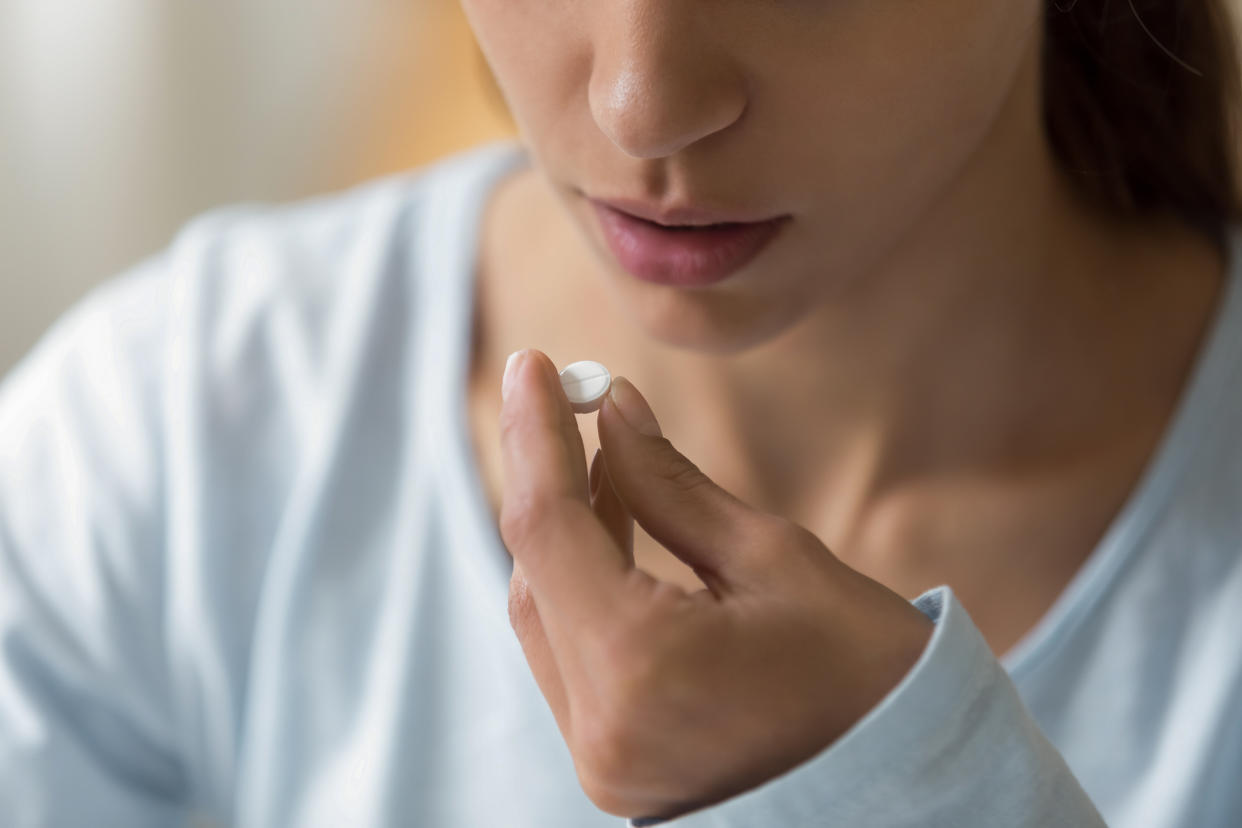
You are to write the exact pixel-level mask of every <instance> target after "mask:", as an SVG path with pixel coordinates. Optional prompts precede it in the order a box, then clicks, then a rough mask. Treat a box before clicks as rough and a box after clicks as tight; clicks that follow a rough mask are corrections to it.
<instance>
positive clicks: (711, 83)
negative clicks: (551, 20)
mask: <svg viewBox="0 0 1242 828" xmlns="http://www.w3.org/2000/svg"><path fill="white" fill-rule="evenodd" d="M592 2H595V3H598V5H596V7H595V8H596V10H597V11H598V12H600V14H599V15H597V17H596V21H597V23H598V26H597V27H596V29H595V31H596V32H597V34H596V36H595V38H594V41H595V42H594V52H593V63H592V67H591V78H590V87H589V89H588V98H589V100H590V106H591V114H592V116H593V117H594V119H595V123H596V124H597V125H598V126H599V128H600V129H601V130H602V131H603V132H604V134H605V135H607V136H608V138H609V139H610V140H611V141H612V142H613V143H614V144H615V145H616V146H617V147H618V148H619V149H621V150H622V151H623V152H625V153H626V154H627V155H630V156H632V157H634V158H661V157H665V156H669V155H673V154H674V153H676V152H678V151H679V150H681V149H683V148H685V147H687V146H689V145H691V144H693V143H694V142H696V141H700V140H702V139H703V138H706V137H707V136H709V135H713V134H715V133H717V132H720V131H721V130H723V129H725V128H727V127H728V126H730V125H731V124H733V123H734V122H736V121H737V120H738V119H739V118H740V117H741V115H742V113H743V112H744V111H745V109H746V103H747V96H746V88H745V81H744V78H743V76H742V73H741V72H740V71H739V69H738V68H737V67H736V66H735V65H734V64H733V63H732V62H731V61H730V60H729V59H728V57H727V56H726V55H724V54H722V53H721V52H720V51H719V49H718V47H716V46H715V45H714V44H713V43H712V42H711V38H710V34H711V18H710V16H709V15H708V14H707V13H706V12H705V10H704V8H703V7H704V5H710V4H702V3H698V2H693V0H677V2H669V0H613V1H612V2H609V0H592ZM605 10H607V11H605Z"/></svg>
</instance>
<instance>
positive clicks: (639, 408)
mask: <svg viewBox="0 0 1242 828" xmlns="http://www.w3.org/2000/svg"><path fill="white" fill-rule="evenodd" d="M608 396H609V397H611V398H612V403H613V405H615V406H616V407H617V410H618V411H620V412H621V416H622V418H623V419H624V420H625V421H626V422H627V423H629V426H630V428H632V429H634V430H635V431H638V432H641V433H642V434H646V435H647V436H648V437H663V436H664V432H662V431H660V423H659V422H658V421H657V420H656V418H655V414H653V413H652V411H651V407H650V406H648V405H647V401H646V400H644V399H643V395H642V394H640V393H638V389H637V388H635V387H634V386H633V384H632V383H631V382H630V381H629V380H627V379H626V378H625V377H616V378H614V379H613V381H612V388H611V389H610V390H609V391H608Z"/></svg>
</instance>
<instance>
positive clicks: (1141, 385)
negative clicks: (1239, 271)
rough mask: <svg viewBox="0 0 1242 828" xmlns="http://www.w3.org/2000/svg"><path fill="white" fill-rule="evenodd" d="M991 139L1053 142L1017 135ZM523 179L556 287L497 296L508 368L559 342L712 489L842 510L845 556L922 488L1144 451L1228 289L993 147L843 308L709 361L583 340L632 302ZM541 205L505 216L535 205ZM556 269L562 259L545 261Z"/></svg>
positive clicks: (1015, 143) (601, 335)
mask: <svg viewBox="0 0 1242 828" xmlns="http://www.w3.org/2000/svg"><path fill="white" fill-rule="evenodd" d="M1026 117H1035V114H1034V113H1031V114H1029V115H1028V116H1026ZM995 129H996V130H997V131H998V133H999V132H1000V131H1003V130H1012V131H1013V134H1014V135H1027V136H1039V135H1041V134H1042V133H1041V131H1040V130H1039V129H1038V128H1037V127H1036V126H1034V125H1032V124H1031V123H1022V121H1021V118H1020V117H1017V116H1015V117H1010V118H1007V119H1006V118H1000V119H998V123H997V124H996V127H995ZM1015 171H1021V172H1015ZM526 179H527V180H526V186H528V187H530V188H535V189H537V190H539V191H540V192H541V193H543V195H542V196H541V198H542V199H543V206H542V208H540V209H538V210H535V211H530V210H529V209H527V210H526V211H525V218H524V219H514V221H513V224H512V225H511V229H517V228H520V229H517V230H516V238H522V239H524V244H525V245H526V247H527V248H531V249H536V250H539V251H542V252H541V253H540V254H538V255H539V263H538V266H536V265H535V264H533V263H532V264H531V265H530V267H529V271H530V272H531V273H535V272H539V273H542V274H545V275H544V276H543V277H542V278H543V286H542V287H539V288H537V289H534V290H532V289H531V285H530V282H529V281H526V280H524V279H522V278H521V277H516V278H514V279H512V280H510V279H508V278H506V279H504V280H498V281H497V284H496V285H495V288H496V289H497V290H498V291H500V293H499V294H497V295H495V296H494V297H493V299H492V300H491V304H492V305H493V306H495V307H504V308H506V312H505V315H506V316H507V317H508V318H509V319H510V320H516V319H517V318H519V317H521V318H522V321H521V322H516V321H514V322H511V323H510V324H511V325H513V326H514V327H511V328H510V329H509V330H508V331H500V332H499V336H498V338H497V342H498V344H499V345H501V346H502V347H501V348H500V350H504V351H505V352H506V353H507V350H511V349H512V348H515V347H521V346H523V345H528V344H532V343H540V342H542V343H545V344H544V345H539V346H538V347H543V348H544V349H545V350H547V352H548V353H549V355H550V356H552V357H553V359H557V360H571V359H584V358H591V359H599V360H600V361H603V362H604V363H605V364H607V365H608V366H609V367H610V368H611V369H612V370H613V371H614V372H615V373H620V374H624V375H626V376H627V377H629V378H631V379H632V380H633V381H634V382H635V384H636V385H637V386H638V387H639V388H640V390H642V391H643V393H644V394H645V395H646V396H647V397H648V399H649V400H650V401H651V402H652V404H653V407H654V408H655V410H656V412H657V414H658V415H659V416H660V417H661V423H662V425H663V427H664V431H665V433H666V434H667V435H668V436H669V437H670V438H671V439H672V440H673V441H674V443H675V444H677V445H678V446H679V448H681V449H682V450H683V451H684V452H685V453H686V454H687V455H688V456H690V457H691V458H692V459H693V460H695V462H699V463H700V464H701V466H702V467H703V469H704V471H705V472H707V473H708V474H709V475H710V476H712V477H713V478H714V479H717V480H718V481H719V482H721V484H722V485H726V487H727V488H731V490H732V491H734V492H735V494H737V495H738V496H739V497H742V498H743V499H744V500H746V501H747V502H750V503H752V504H753V505H755V506H757V507H760V508H765V509H767V510H769V511H776V512H782V513H786V514H796V513H797V512H798V510H799V509H800V508H802V507H803V506H805V507H806V508H807V509H810V508H812V507H813V506H814V505H815V504H819V508H820V509H821V513H822V504H823V503H825V502H832V503H834V504H835V505H834V507H833V508H834V512H836V513H838V514H839V515H840V516H841V517H840V519H839V521H838V523H839V526H838V528H837V529H835V530H833V531H832V532H830V534H833V535H834V536H845V535H848V534H849V533H850V532H852V531H853V530H852V529H851V528H849V527H850V526H852V525H854V524H857V523H859V522H861V520H862V515H863V514H865V513H866V512H867V510H868V506H869V505H870V504H874V503H877V502H878V501H879V500H880V499H881V498H882V497H883V496H884V495H885V494H886V493H889V492H892V491H894V490H896V489H897V488H899V487H901V486H904V485H907V484H909V483H910V482H911V481H914V480H916V479H931V478H939V479H942V480H947V479H949V478H951V477H955V476H959V475H962V474H983V475H997V474H1000V473H1004V474H1009V475H1012V476H1018V475H1020V474H1023V473H1025V472H1028V471H1030V470H1031V469H1033V468H1034V467H1035V466H1041V467H1043V466H1047V465H1048V464H1050V463H1058V462H1060V463H1063V464H1064V465H1065V466H1066V467H1069V466H1071V465H1075V464H1079V463H1081V461H1083V459H1084V458H1086V457H1089V456H1092V453H1093V452H1094V453H1096V454H1098V453H1099V452H1100V451H1101V447H1102V446H1104V445H1105V444H1106V443H1108V444H1111V445H1115V444H1116V442H1117V440H1118V439H1126V440H1129V441H1131V442H1133V437H1132V435H1122V436H1118V432H1119V429H1124V428H1126V427H1129V424H1135V425H1134V428H1135V429H1141V430H1143V431H1144V433H1156V432H1158V431H1159V427H1162V426H1163V424H1164V422H1165V420H1166V419H1167V417H1168V416H1169V415H1170V413H1171V411H1172V407H1173V405H1174V403H1175V402H1176V400H1177V399H1178V397H1179V394H1180V391H1181V390H1182V387H1183V385H1184V382H1185V379H1186V374H1187V371H1188V368H1189V365H1190V362H1191V360H1192V358H1193V356H1194V354H1195V352H1196V351H1197V348H1198V345H1199V343H1200V340H1201V337H1202V333H1203V331H1204V328H1205V325H1206V322H1207V320H1208V318H1209V316H1210V311H1211V309H1212V307H1213V306H1214V303H1215V298H1216V295H1217V290H1218V288H1219V285H1220V282H1221V275H1222V271H1223V264H1222V262H1221V260H1220V256H1219V253H1218V251H1215V250H1214V249H1213V248H1212V247H1211V245H1210V243H1208V242H1207V241H1206V240H1204V239H1202V238H1199V237H1198V236H1197V235H1196V234H1194V233H1193V232H1191V231H1190V230H1188V229H1187V228H1185V227H1183V226H1181V225H1179V224H1178V223H1177V222H1175V221H1173V220H1170V219H1167V218H1164V219H1148V220H1143V221H1139V220H1128V221H1122V220H1120V219H1117V218H1114V217H1112V216H1110V215H1109V214H1107V213H1105V212H1104V211H1101V210H1099V209H1096V208H1094V207H1092V206H1089V205H1088V203H1087V202H1086V201H1085V200H1083V199H1082V197H1081V196H1080V195H1079V194H1078V193H1077V192H1076V191H1075V190H1074V188H1073V187H1072V186H1071V184H1070V182H1068V181H1067V179H1066V178H1065V177H1064V176H1063V175H1062V174H1061V173H1060V171H1059V169H1058V168H1057V166H1056V165H1055V163H1054V162H1053V160H1052V159H1051V157H1049V155H1048V153H1047V149H1046V146H1045V145H1044V143H1043V142H1042V141H1040V142H1036V141H1033V140H1028V141H1025V142H1024V141H1023V140H1021V139H1020V138H1018V139H1015V138H1013V137H1012V136H1010V135H1006V134H996V135H994V136H993V140H990V141H988V142H985V144H984V145H983V146H982V147H981V150H980V152H979V153H977V154H976V155H975V157H973V158H972V159H971V161H970V163H969V165H968V168H967V169H965V170H963V171H962V173H961V174H960V175H959V176H958V177H957V178H956V179H955V181H954V184H953V186H952V188H951V190H950V191H948V192H946V193H944V194H943V196H942V198H941V199H940V200H939V201H938V202H937V204H936V205H935V207H934V209H933V210H930V211H929V212H928V214H927V215H925V216H923V217H922V219H921V220H920V221H919V222H917V223H916V225H915V226H914V227H913V228H912V229H911V230H910V231H909V232H908V233H907V234H906V235H905V236H904V237H903V238H902V239H901V240H900V241H898V242H895V243H894V244H893V245H892V246H891V248H890V252H889V253H888V255H887V256H886V258H885V259H884V260H883V261H881V262H879V263H878V264H876V266H875V267H874V268H872V269H871V270H869V271H868V272H866V273H860V274H859V275H858V276H857V277H856V278H853V279H852V281H851V282H850V285H849V287H848V289H847V290H845V291H843V292H842V293H840V294H838V295H835V296H833V297H831V299H830V300H829V301H826V302H823V303H822V304H820V305H819V306H817V307H816V308H815V309H814V310H812V311H811V312H809V313H808V314H807V315H806V316H804V317H803V318H802V319H801V320H800V321H799V322H798V323H797V324H796V325H794V326H793V327H791V328H789V329H787V330H786V331H784V332H783V333H782V334H780V335H779V336H777V337H776V338H774V339H771V340H769V341H767V342H765V343H763V344H762V345H759V346H756V347H753V348H751V349H749V350H747V351H745V352H742V353H738V354H732V355H729V356H720V355H715V354H703V353H698V352H693V351H688V350H685V349H680V348H675V347H672V346H669V345H666V344H664V343H661V342H659V341H656V340H654V339H652V338H651V337H648V336H644V335H642V332H641V331H639V330H636V329H635V327H634V326H633V325H631V324H626V317H625V315H624V314H622V313H614V314H611V315H610V314H606V313H599V314H592V313H584V314H583V316H582V318H583V320H584V327H582V328H579V329H574V328H573V327H572V323H570V327H569V328H566V322H567V320H568V319H571V318H572V317H573V314H572V312H570V311H567V310H566V308H574V309H583V308H591V307H608V306H609V303H612V302H615V298H613V297H611V296H610V295H609V291H608V289H607V287H606V283H607V279H606V278H595V279H590V278H583V276H582V274H583V273H584V272H587V270H586V269H589V268H591V267H594V268H596V269H598V267H599V264H598V261H597V260H595V259H594V258H593V257H594V253H593V252H592V251H590V250H589V249H588V248H587V247H586V246H585V245H584V244H583V243H582V241H581V237H580V235H579V234H578V233H577V231H576V230H574V229H573V228H572V227H569V226H567V216H565V214H564V213H563V212H562V211H561V210H560V208H559V207H558V206H553V204H554V202H555V197H554V196H552V195H551V193H550V191H547V190H546V189H544V187H545V185H543V184H542V183H541V182H538V181H535V180H534V177H533V175H528V176H526ZM516 189H520V187H518V188H516ZM516 189H515V192H516ZM1015 194H1018V195H1019V196H1020V197H1015ZM531 197H532V194H531V192H530V191H529V190H528V191H527V194H526V196H525V197H521V196H517V195H515V196H514V197H513V198H510V199H509V201H510V202H512V203H513V204H514V205H515V206H516V205H517V204H518V203H520V202H523V201H525V203H526V204H527V205H528V207H529V204H530V200H529V199H530V198H531ZM556 216H559V219H558V218H556ZM558 222H559V226H560V227H561V229H560V230H558V231H549V230H546V229H545V230H543V231H540V230H537V229H536V228H538V227H544V228H547V227H551V226H556V225H558ZM536 233H541V234H542V235H543V237H544V239H545V241H543V242H534V241H532V239H533V238H538V237H537V236H534V234H536ZM549 233H551V235H550V236H549V235H548V234H549ZM501 246H504V245H503V243H502V244H501ZM510 248H511V249H512V245H510ZM549 250H553V251H565V252H562V253H558V254H557V255H558V256H561V257H563V258H562V260H560V261H556V262H549V261H548V254H547V251H549ZM587 262H593V265H592V264H587ZM505 267H506V270H508V271H510V272H513V273H515V274H516V271H518V270H522V269H523V266H522V264H521V263H520V262H517V261H514V260H512V259H510V260H508V261H506V265H505ZM546 274H558V275H551V276H549V275H546ZM551 296H557V297H560V299H561V301H557V302H550V301H547V299H548V297H551ZM519 308H525V309H526V312H525V313H523V312H521V311H519V310H518V309H519ZM549 331H555V332H556V333H555V334H554V335H550V334H549V333H548V332H549ZM1152 331H1159V332H1160V336H1158V337H1153V336H1152V335H1151V332H1152ZM523 337H527V338H523ZM531 337H533V338H531ZM583 347H587V349H588V350H589V351H590V353H589V354H584V353H583V352H582V350H581V349H582V348H583ZM506 349H507V350H506ZM503 358H504V357H503V355H501V356H500V357H499V359H500V360H501V361H503ZM1153 429H1155V432H1153ZM592 437H593V435H592ZM588 441H589V440H588Z"/></svg>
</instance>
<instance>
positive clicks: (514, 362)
mask: <svg viewBox="0 0 1242 828" xmlns="http://www.w3.org/2000/svg"><path fill="white" fill-rule="evenodd" d="M524 350H525V349H524V348H523V349H519V350H517V351H514V352H513V353H511V354H509V358H508V359H506V360H505V375H504V377H503V378H502V379H501V380H500V399H502V400H505V399H508V397H509V387H510V386H511V385H512V384H513V377H514V376H515V375H516V374H517V366H518V363H519V362H520V361H521V360H519V359H515V357H517V356H518V355H519V354H521V353H522V351H524Z"/></svg>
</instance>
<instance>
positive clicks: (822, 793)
mask: <svg viewBox="0 0 1242 828" xmlns="http://www.w3.org/2000/svg"><path fill="white" fill-rule="evenodd" d="M913 603H914V605H915V606H916V607H917V608H918V609H919V610H920V611H922V612H923V614H925V615H926V616H927V617H928V618H930V619H931V620H932V621H933V622H934V623H935V625H936V627H935V629H934V630H933V632H932V635H931V637H930V639H929V640H928V644H927V647H926V648H925V649H924V651H923V653H922V655H921V656H920V657H919V660H918V661H917V662H916V663H915V665H914V667H912V668H911V669H910V672H909V673H907V674H906V675H905V677H903V678H902V680H901V681H900V682H898V684H897V686H896V687H894V688H893V689H892V690H891V691H889V693H888V695H887V696H885V697H884V698H883V699H882V700H881V701H880V702H879V704H877V705H876V706H875V707H874V708H872V709H871V710H870V711H868V713H867V714H866V715H864V716H863V717H862V718H861V719H860V720H859V721H857V722H856V723H855V724H854V726H853V727H851V728H850V729H849V730H848V731H846V732H845V733H844V734H843V735H842V736H841V737H840V738H838V739H837V740H836V741H835V742H833V743H832V744H831V745H829V746H828V747H827V748H825V749H824V750H823V751H821V752H820V753H818V754H816V755H815V756H813V757H812V758H810V759H809V760H807V761H806V762H804V763H802V764H800V765H798V766H796V767H794V768H792V769H791V770H789V771H787V772H786V773H784V774H782V775H780V776H777V777H775V778H773V779H771V780H769V781H767V782H765V783H764V784H762V785H760V786H759V787H757V788H753V789H751V790H749V791H746V792H743V793H741V794H738V795H737V796H734V797H732V798H730V799H727V800H724V801H723V802H720V803H717V804H715V805H711V806H708V807H706V808H701V809H699V810H695V811H691V812H689V813H686V814H683V815H681V816H679V817H675V818H672V819H659V818H633V819H630V820H629V825H630V826H631V828H642V827H643V826H652V825H660V826H664V828H752V826H767V825H781V826H790V828H797V827H798V826H807V828H810V826H825V825H841V826H846V825H868V826H899V825H900V826H906V825H912V824H932V823H934V824H937V825H940V824H944V825H953V824H956V825H1002V824H1003V825H1013V826H1025V825H1075V826H1101V828H1102V826H1104V823H1103V821H1102V820H1101V818H1100V816H1099V814H1098V813H1097V812H1096V810H1095V808H1094V807H1093V806H1092V804H1091V802H1090V800H1089V799H1088V798H1087V796H1086V794H1085V793H1084V792H1083V791H1082V789H1081V787H1080V786H1079V785H1078V782H1077V780H1076V779H1074V777H1073V775H1072V774H1071V773H1070V771H1069V768H1068V767H1067V766H1066V764H1065V761H1064V759H1062V757H1061V755H1060V754H1059V753H1058V752H1057V751H1056V749H1055V748H1054V747H1053V746H1052V745H1051V743H1049V742H1048V740H1047V739H1046V738H1045V737H1044V735H1043V733H1042V732H1041V731H1040V730H1039V727H1038V726H1037V725H1036V724H1035V722H1034V720H1033V719H1032V718H1031V717H1030V714H1029V713H1028V712H1027V710H1026V708H1025V706H1024V705H1023V704H1022V701H1021V699H1020V698H1019V697H1018V694H1017V690H1016V688H1014V686H1013V682H1012V681H1011V680H1010V679H1009V676H1008V674H1006V673H1005V671H1004V668H1003V667H1001V665H1000V663H999V662H998V661H997V660H996V658H995V656H994V655H993V654H992V651H991V649H990V648H989V647H988V645H987V642H986V641H984V639H983V636H982V635H981V634H980V633H979V631H978V629H977V628H976V627H975V625H974V622H973V621H972V620H971V619H970V616H969V615H968V614H967V613H966V610H965V608H964V607H963V606H962V605H961V603H959V602H958V600H957V598H956V596H955V595H954V594H953V591H952V590H951V589H950V588H949V587H948V586H940V587H937V588H935V589H932V590H928V591H927V592H925V593H923V594H922V595H920V596H919V597H918V598H917V599H915V601H914V602H913Z"/></svg>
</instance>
